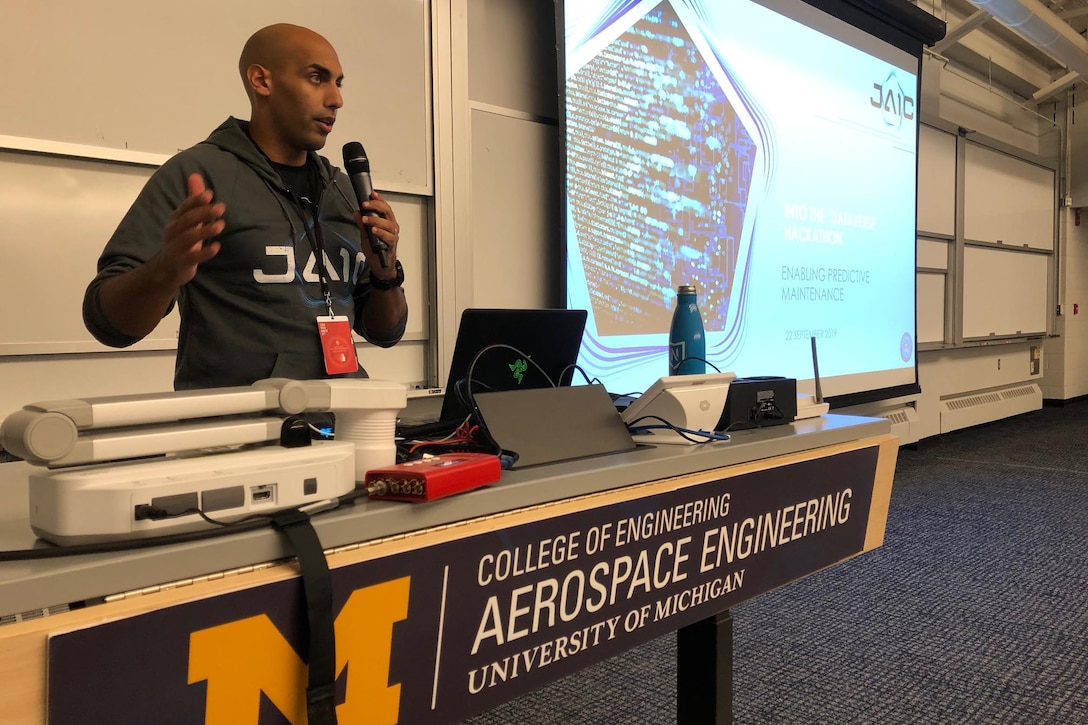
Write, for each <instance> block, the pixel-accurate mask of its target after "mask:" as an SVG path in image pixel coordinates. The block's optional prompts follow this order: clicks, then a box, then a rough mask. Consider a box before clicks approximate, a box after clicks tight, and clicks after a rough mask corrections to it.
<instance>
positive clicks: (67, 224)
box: [0, 151, 430, 355]
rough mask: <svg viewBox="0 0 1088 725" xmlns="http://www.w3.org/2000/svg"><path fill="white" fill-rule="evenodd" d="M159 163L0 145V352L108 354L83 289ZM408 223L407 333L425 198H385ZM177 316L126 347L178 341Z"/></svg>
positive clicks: (422, 292)
mask: <svg viewBox="0 0 1088 725" xmlns="http://www.w3.org/2000/svg"><path fill="white" fill-rule="evenodd" d="M153 171H154V169H153V168H148V167H140V166H133V165H130V164H116V163H107V162H103V161H92V160H76V159H60V158H56V157H51V156H42V155H38V154H28V153H12V152H2V151H0V222H2V223H0V258H3V259H4V261H5V268H4V271H3V273H2V274H3V283H2V284H0V355H36V354H49V353H81V352H105V351H112V350H113V348H109V347H106V346H104V345H101V344H100V343H98V342H97V341H95V339H94V338H93V337H92V336H91V335H90V333H88V332H87V330H86V329H85V328H84V326H83V316H82V303H83V292H84V290H85V289H86V287H87V283H88V282H90V281H91V278H92V277H94V275H95V270H96V264H97V261H98V256H99V254H101V252H102V248H103V247H104V246H105V244H106V241H107V240H108V239H109V238H110V236H111V235H112V234H113V231H114V229H115V228H116V227H117V223H118V222H119V221H120V220H121V217H123V216H124V214H125V212H126V211H128V208H129V206H130V205H131V204H132V201H133V200H134V199H135V198H136V196H137V195H138V194H139V192H140V189H141V188H143V185H144V183H145V182H146V181H147V179H148V178H150V177H151V174H152V172H153ZM386 199H387V200H388V201H389V202H390V204H391V205H392V206H393V209H394V211H395V212H396V215H397V222H398V223H399V224H400V226H401V242H400V244H399V245H398V247H397V256H398V258H399V259H400V260H401V261H402V262H403V264H404V272H405V283H404V293H405V297H406V299H407V302H408V309H409V311H410V312H409V317H408V328H407V330H406V331H405V339H408V340H411V339H425V338H426V337H427V335H428V329H427V315H426V314H425V310H426V300H427V299H428V295H429V290H428V286H427V282H426V280H427V279H428V278H429V275H430V270H429V269H428V268H427V265H428V255H427V254H426V253H425V251H424V250H426V249H428V248H429V246H430V238H429V237H430V232H429V231H428V228H429V227H428V226H427V225H428V208H427V203H426V202H427V200H426V199H424V198H423V197H419V196H407V195H396V194H392V195H386ZM178 326H179V318H178V316H177V312H176V311H175V312H171V313H170V315H168V316H167V317H166V318H165V319H163V321H162V322H160V323H159V325H158V327H156V328H155V330H154V331H153V332H152V333H151V334H150V335H148V336H147V337H146V338H144V339H143V340H141V341H140V342H138V343H136V344H135V345H133V346H132V347H129V348H126V349H127V350H165V349H173V348H176V347H177V333H178Z"/></svg>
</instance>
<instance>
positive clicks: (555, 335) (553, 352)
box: [398, 308, 587, 437]
mask: <svg viewBox="0 0 1088 725" xmlns="http://www.w3.org/2000/svg"><path fill="white" fill-rule="evenodd" d="M586 316H587V315H586V311H585V310H552V309H484V308H471V309H467V310H465V311H464V312H463V313H461V322H460V324H459V325H458V328H457V338H456V340H455V342H454V346H453V359H452V360H451V361H450V370H449V376H448V378H447V380H446V390H445V393H444V396H443V398H442V410H441V413H440V414H439V415H438V416H437V417H434V416H431V417H430V418H429V419H428V418H410V419H409V418H406V419H403V420H402V421H401V424H400V425H399V426H398V433H399V434H400V435H405V436H418V437H426V436H429V435H437V434H441V433H443V432H452V431H453V430H454V429H456V427H457V426H458V425H460V423H461V421H463V420H464V419H465V418H466V417H468V414H469V412H470V411H469V408H468V406H467V405H466V404H465V402H464V400H463V398H464V395H465V393H466V392H467V389H468V384H469V383H468V378H469V376H470V375H471V378H472V381H471V383H472V392H473V394H474V395H475V394H476V393H480V392H484V391H499V390H520V389H529V388H544V387H551V386H552V385H553V384H555V385H560V384H565V385H569V384H570V381H571V377H572V375H573V373H574V370H573V368H572V367H571V366H573V365H574V364H575V362H577V360H578V350H579V348H580V347H581V344H582V333H583V332H584V331H585V326H586ZM492 346H496V347H492ZM489 348H490V349H489ZM481 353H482V354H481ZM561 377H562V380H560V378H561Z"/></svg>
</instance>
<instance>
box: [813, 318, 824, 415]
mask: <svg viewBox="0 0 1088 725" xmlns="http://www.w3.org/2000/svg"><path fill="white" fill-rule="evenodd" d="M809 340H811V341H812V374H813V377H814V379H815V381H816V404H817V405H819V404H821V403H823V402H824V393H823V391H822V390H820V363H819V361H818V360H817V358H816V336H815V335H813V336H812V337H810V338H809Z"/></svg>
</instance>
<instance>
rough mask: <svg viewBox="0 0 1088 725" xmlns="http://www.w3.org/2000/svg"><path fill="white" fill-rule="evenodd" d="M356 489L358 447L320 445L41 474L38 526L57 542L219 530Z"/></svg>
mask: <svg viewBox="0 0 1088 725" xmlns="http://www.w3.org/2000/svg"><path fill="white" fill-rule="evenodd" d="M353 490H355V444H354V443H352V442H343V441H339V442H338V441H324V442H315V443H314V444H313V445H311V446H305V447H301V448H282V447H280V446H262V447H259V448H252V449H243V450H230V451H225V452H218V453H216V452H211V453H206V454H204V455H193V456H187V457H172V458H161V459H157V460H153V461H146V460H145V461H127V462H120V463H112V464H98V465H92V466H81V467H78V468H71V469H59V470H53V471H41V472H37V471H36V472H34V473H32V474H31V475H30V527H31V528H32V529H33V530H34V533H35V534H37V535H38V536H39V537H41V538H43V539H45V540H47V541H51V542H53V543H56V544H63V545H70V544H89V543H98V542H105V541H118V540H124V539H134V538H140V537H147V536H161V535H165V534H173V533H182V532H187V531H199V530H202V529H210V528H215V526H214V525H213V524H210V523H208V522H207V521H204V520H203V519H202V518H201V517H200V516H199V515H197V514H196V513H191V512H190V513H183V512H186V511H190V510H191V509H195V508H199V509H200V510H202V511H203V512H204V513H205V514H207V515H208V516H209V517H211V518H214V519H216V520H217V521H234V520H237V519H239V518H241V517H243V516H248V515H251V514H261V513H272V512H275V511H279V510H281V509H286V508H291V507H294V506H303V505H306V504H310V503H316V502H318V501H324V500H326V499H331V498H336V497H338V496H342V495H344V494H346V493H350V492H351V491H353Z"/></svg>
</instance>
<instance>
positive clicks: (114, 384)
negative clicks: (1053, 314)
mask: <svg viewBox="0 0 1088 725" xmlns="http://www.w3.org/2000/svg"><path fill="white" fill-rule="evenodd" d="M552 7H553V4H552V2H551V0H533V1H532V2H529V1H528V0H441V1H436V2H434V3H433V4H432V10H433V21H432V25H431V32H432V33H433V35H434V37H433V38H432V39H431V40H432V42H433V48H434V61H433V62H434V65H433V69H432V70H433V74H434V99H433V100H434V116H435V127H434V136H435V140H434V144H435V147H434V159H435V169H434V173H435V185H434V197H433V200H432V201H433V205H431V206H429V207H428V208H427V209H426V210H425V216H427V220H426V223H427V224H428V225H430V226H431V227H432V228H433V229H434V239H433V240H431V241H433V243H434V246H433V248H432V249H431V250H430V254H431V255H432V256H431V260H432V267H431V272H430V275H431V280H430V284H431V285H432V286H433V294H434V296H433V298H432V299H433V303H428V304H426V305H424V309H421V310H419V311H418V313H419V314H420V315H422V316H424V317H426V318H427V319H428V320H432V321H434V325H435V327H434V329H435V335H432V336H429V338H428V339H427V340H419V341H416V342H414V343H411V344H412V345H415V346H416V347H417V349H416V350H412V351H409V352H408V353H407V354H409V356H410V358H405V359H404V360H402V359H394V358H385V357H384V356H382V355H374V356H371V355H370V354H369V353H368V352H367V351H365V350H364V351H363V353H362V355H363V357H364V359H365V360H366V361H367V365H368V367H369V368H370V369H371V371H372V372H373V373H374V374H375V375H376V376H379V377H384V376H387V375H388V376H389V377H391V378H395V379H403V378H404V377H405V376H407V377H409V378H416V379H421V380H422V379H424V378H429V379H440V378H441V375H442V373H441V371H442V370H443V369H444V368H445V367H446V366H447V365H448V354H449V341H450V329H451V327H453V326H454V325H455V324H456V319H457V317H458V315H459V313H460V310H462V309H464V308H465V307H470V306H483V305H504V306H548V305H553V304H556V302H557V301H556V300H555V293H554V284H553V283H554V280H551V279H547V278H546V277H545V276H544V275H542V274H541V270H543V269H547V268H549V265H550V264H551V260H553V259H554V258H555V255H556V254H557V251H558V250H557V242H558V239H559V237H558V223H557V220H556V218H555V216H554V215H553V214H552V213H550V211H549V210H552V209H556V208H558V198H557V196H556V191H555V189H556V184H555V183H554V180H555V179H556V178H557V176H556V175H557V165H556V164H554V162H553V161H551V159H554V158H555V156H554V153H553V150H554V148H555V144H556V143H557V136H556V130H555V116H554V113H555V111H554V97H555V96H554V93H555V87H554V78H555V72H556V71H555V65H554V57H553V55H552V53H554V48H553V45H552V44H553V38H552V36H551V29H550V27H548V26H547V25H546V24H550V23H551V13H552ZM953 75H954V74H951V73H950V72H948V71H946V70H945V69H944V68H943V67H942V66H941V65H940V64H939V63H938V64H937V66H929V67H927V70H926V74H925V77H926V78H927V79H933V78H937V79H938V80H937V82H936V86H935V87H934V84H933V82H932V80H930V81H929V82H924V85H923V98H930V97H933V98H938V99H940V101H939V106H938V108H937V109H934V110H935V111H936V113H937V116H938V118H939V119H940V120H942V121H944V122H946V123H949V124H954V125H962V126H966V127H969V128H972V129H975V130H976V131H977V132H979V133H982V132H985V135H986V136H988V137H990V138H993V139H996V140H998V141H1000V142H1002V143H1005V144H1007V145H1009V146H1011V147H1015V148H1019V149H1022V150H1023V151H1024V152H1025V153H1026V154H1028V155H1038V154H1051V153H1052V152H1053V151H1052V150H1053V148H1055V142H1054V137H1055V135H1056V134H1055V133H1053V132H1052V131H1051V130H1050V128H1049V127H1048V126H1047V124H1045V123H1042V122H1041V121H1040V120H1039V119H1037V118H1034V117H1032V116H1031V115H1030V114H1026V113H1025V112H1023V111H1022V109H1021V110H1018V109H1017V108H1016V104H1015V103H1012V102H1010V101H1009V100H1008V99H1006V98H1003V97H1002V96H1001V95H1000V94H997V93H995V92H993V91H991V90H989V89H987V88H985V87H983V86H980V85H979V84H978V83H977V82H973V81H966V80H964V79H962V78H959V77H953ZM549 109H552V110H551V111H549ZM511 158H518V159H520V160H522V163H520V164H510V163H508V161H509V159H511ZM1070 214H1071V212H1070ZM1059 222H1060V223H1059V256H1060V259H1061V264H1060V272H1059V280H1058V282H1059V285H1058V289H1059V295H1060V296H1061V298H1062V299H1063V300H1065V301H1067V307H1068V306H1069V304H1071V303H1072V302H1073V301H1075V300H1077V299H1080V300H1083V301H1084V302H1085V304H1088V294H1084V293H1085V289H1084V285H1083V284H1081V283H1080V282H1079V281H1078V280H1082V279H1085V280H1088V274H1086V272H1088V269H1086V268H1088V253H1086V252H1088V234H1086V233H1085V232H1084V231H1082V230H1083V229H1084V227H1080V228H1076V227H1072V224H1071V223H1068V226H1069V227H1070V229H1071V232H1070V234H1069V235H1068V236H1069V238H1068V239H1067V238H1066V237H1067V235H1066V226H1067V222H1066V221H1065V220H1064V219H1060V220H1059ZM1086 224H1088V220H1086ZM1085 314H1088V312H1086V313H1085ZM1084 319H1085V317H1084V315H1083V314H1082V315H1077V316H1072V315H1070V314H1067V315H1063V316H1062V317H1060V318H1057V319H1056V320H1054V321H1053V323H1054V325H1053V330H1052V332H1054V333H1056V334H1058V335H1061V336H1062V337H1058V338H1049V339H1047V340H1046V343H1045V345H1044V356H1043V370H1042V372H1041V373H1040V374H1038V375H1031V374H1030V373H1029V372H1028V371H1027V365H1026V363H1025V360H1026V357H1027V355H1028V349H1029V347H1030V344H1029V343H1027V342H1024V341H1012V342H1006V343H1003V344H1002V345H1000V346H987V347H971V348H962V349H942V350H931V351H924V352H922V353H921V354H920V355H919V360H920V366H919V372H920V381H921V383H922V388H923V392H922V394H921V395H920V396H917V397H916V398H912V399H907V400H902V401H894V403H895V404H897V405H912V406H914V407H916V409H917V410H918V413H919V418H920V419H921V420H920V422H919V424H918V426H917V430H918V431H919V432H920V433H919V435H918V437H919V438H924V437H927V436H930V435H936V434H937V433H939V431H940V424H939V414H938V412H937V403H938V402H939V400H940V399H941V398H945V397H949V396H954V395H959V394H966V393H970V392H974V391H978V390H986V389H991V388H994V387H999V386H1004V385H1010V384H1016V383H1018V382H1022V381H1028V380H1031V381H1037V382H1040V383H1042V385H1043V387H1044V390H1045V391H1046V397H1048V398H1056V399H1066V398H1070V397H1076V396H1078V395H1084V394H1088V375H1086V374H1085V373H1086V371H1085V368H1086V367H1088V330H1082V329H1081V327H1082V325H1081V323H1082V321H1083V320H1084ZM431 346H433V347H434V348H435V349H436V350H437V358H436V359H437V366H435V365H434V364H432V363H429V362H427V360H428V357H427V354H426V351H427V350H429V349H430V348H431ZM416 355H418V357H416ZM408 359H411V361H412V362H411V365H412V366H414V367H409V368H408V370H407V372H406V368H405V365H406V364H407V363H406V360H408ZM379 360H380V362H379ZM386 360H388V363H386V362H385V361H386ZM417 360H418V362H416V361H417ZM999 360H1000V361H1001V368H1000V369H999V368H998V361H999ZM171 361H172V356H171V355H170V353H169V352H166V353H158V354H154V353H111V354H110V355H109V356H108V357H103V356H101V355H95V354H87V355H72V356H65V355H60V356H48V357H27V358H19V359H11V358H2V359H0V375H3V378H2V379H3V380H4V381H5V384H4V386H3V387H2V388H0V391H2V392H0V416H2V415H4V414H5V413H6V412H7V411H9V410H10V409H11V408H13V407H15V406H16V405H17V404H21V403H23V402H30V401H33V400H40V399H46V398H55V397H63V396H69V395H81V396H87V395H101V394H112V393H119V392H126V393H129V392H132V393H135V392H143V391H145V390H155V389H164V388H165V387H167V386H168V385H169V379H170V377H169V376H170V368H171V364H172V363H171ZM882 407H887V406H886V405H885V406H866V407H863V408H859V409H856V410H857V412H869V411H879V410H880V409H881V408H882Z"/></svg>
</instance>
